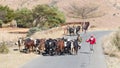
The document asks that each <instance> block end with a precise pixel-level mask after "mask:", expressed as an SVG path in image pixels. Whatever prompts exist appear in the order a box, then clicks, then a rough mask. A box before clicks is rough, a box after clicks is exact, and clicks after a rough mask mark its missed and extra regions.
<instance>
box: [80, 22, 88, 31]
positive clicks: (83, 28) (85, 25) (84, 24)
mask: <svg viewBox="0 0 120 68" xmlns="http://www.w3.org/2000/svg"><path fill="white" fill-rule="evenodd" d="M89 25H90V23H89V22H82V23H81V26H82V31H85V33H86V30H87V29H88V27H89Z"/></svg>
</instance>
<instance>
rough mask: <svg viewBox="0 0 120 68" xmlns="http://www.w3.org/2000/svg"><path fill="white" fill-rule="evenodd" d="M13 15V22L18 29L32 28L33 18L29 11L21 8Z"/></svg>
mask: <svg viewBox="0 0 120 68" xmlns="http://www.w3.org/2000/svg"><path fill="white" fill-rule="evenodd" d="M15 14H16V15H15V20H16V22H17V26H18V27H22V28H29V27H32V26H33V25H32V22H33V16H32V11H31V10H29V9H27V8H22V9H20V10H16V12H15Z"/></svg>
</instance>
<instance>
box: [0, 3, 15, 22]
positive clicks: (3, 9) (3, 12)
mask: <svg viewBox="0 0 120 68" xmlns="http://www.w3.org/2000/svg"><path fill="white" fill-rule="evenodd" d="M14 16H15V13H14V10H12V9H10V8H9V7H8V6H2V5H0V20H2V21H3V23H8V22H10V21H12V20H13V19H14Z"/></svg>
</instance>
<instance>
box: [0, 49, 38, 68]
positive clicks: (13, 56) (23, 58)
mask: <svg viewBox="0 0 120 68" xmlns="http://www.w3.org/2000/svg"><path fill="white" fill-rule="evenodd" d="M14 49H18V47H11V48H9V50H10V53H9V54H0V58H1V59H0V68H19V67H20V66H21V65H23V64H25V63H26V62H29V61H30V60H32V59H33V58H35V57H38V56H39V55H36V54H33V53H30V54H24V53H20V52H19V51H14Z"/></svg>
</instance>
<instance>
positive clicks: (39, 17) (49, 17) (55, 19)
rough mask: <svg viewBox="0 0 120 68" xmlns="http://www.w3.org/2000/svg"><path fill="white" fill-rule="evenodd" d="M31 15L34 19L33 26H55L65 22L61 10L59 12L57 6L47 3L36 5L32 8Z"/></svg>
mask: <svg viewBox="0 0 120 68" xmlns="http://www.w3.org/2000/svg"><path fill="white" fill-rule="evenodd" d="M33 17H34V21H35V24H34V26H38V27H40V28H44V27H46V28H50V27H55V26H58V25H59V24H61V23H64V22H65V16H64V14H63V12H61V11H60V10H59V9H58V8H57V7H55V6H49V5H37V6H36V7H35V8H34V9H33Z"/></svg>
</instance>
